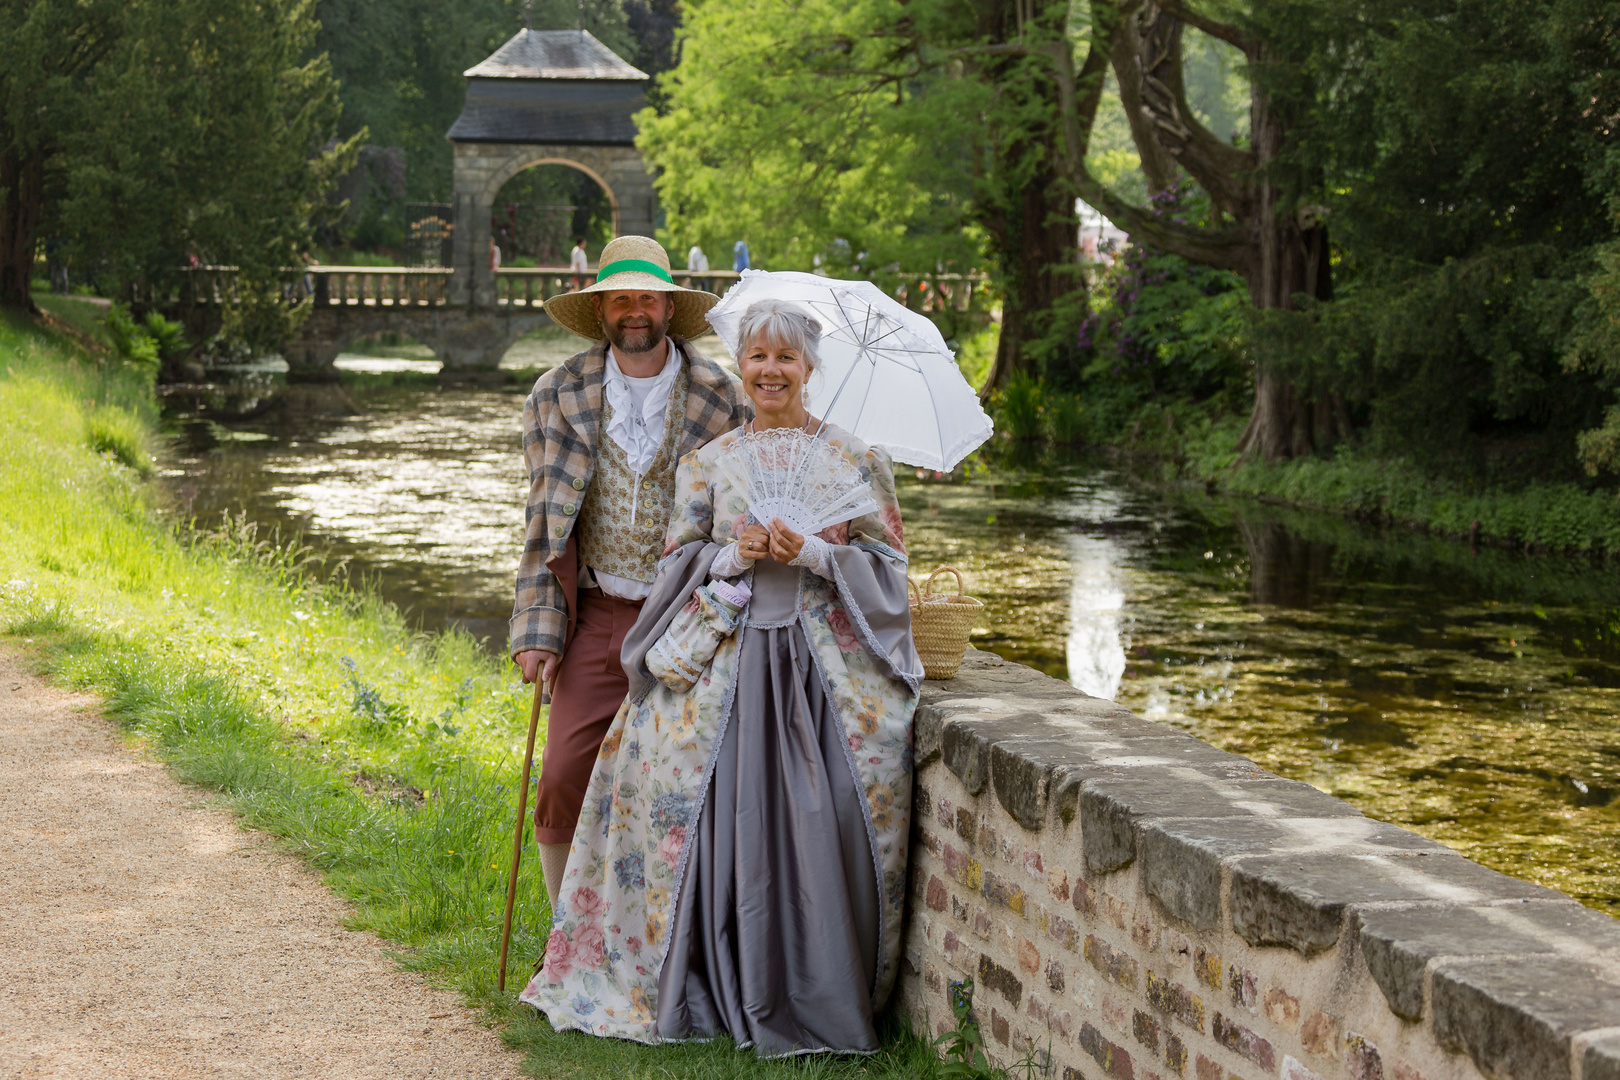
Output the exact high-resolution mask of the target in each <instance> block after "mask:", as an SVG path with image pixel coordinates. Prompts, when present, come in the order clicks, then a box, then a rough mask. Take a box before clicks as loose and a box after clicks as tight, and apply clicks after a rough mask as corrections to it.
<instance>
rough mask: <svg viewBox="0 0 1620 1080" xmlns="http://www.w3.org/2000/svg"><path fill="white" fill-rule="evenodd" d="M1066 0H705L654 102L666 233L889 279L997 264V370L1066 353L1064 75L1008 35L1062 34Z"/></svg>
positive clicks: (1069, 344) (1068, 230)
mask: <svg viewBox="0 0 1620 1080" xmlns="http://www.w3.org/2000/svg"><path fill="white" fill-rule="evenodd" d="M1068 17H1069V7H1068V5H1067V4H1065V3H1058V2H1055V0H1036V2H1035V3H1033V4H1031V3H1030V2H1028V0H1024V2H1022V3H1018V2H1013V3H1008V2H1003V0H979V2H976V3H974V2H967V3H964V2H960V0H919V2H914V3H911V4H906V5H902V4H898V3H893V2H890V0H861V2H858V3H854V4H850V3H842V2H834V0H808V2H804V3H795V2H789V0H766V2H765V3H764V4H763V5H762V4H760V3H754V2H748V3H745V2H743V0H702V2H701V3H697V4H692V5H689V6H688V7H687V9H686V19H687V21H686V25H685V27H684V29H683V37H682V40H681V61H680V64H679V66H678V67H677V68H676V69H675V70H674V71H673V72H671V73H670V74H669V75H667V76H666V77H665V78H664V80H663V82H662V87H661V93H662V94H663V96H664V100H665V102H666V103H667V110H666V111H665V112H664V113H663V114H662V115H654V114H653V113H652V112H651V111H649V112H647V113H644V114H642V116H641V117H640V118H639V123H640V124H641V128H642V147H643V149H644V151H645V152H646V153H647V155H648V157H649V158H650V159H651V160H652V161H653V162H654V163H655V164H656V165H657V166H658V167H659V168H660V170H661V175H660V178H659V185H660V193H661V194H662V196H663V203H664V207H665V211H666V213H667V215H668V227H669V232H670V234H671V236H672V237H673V238H675V239H676V240H677V241H678V243H679V246H684V245H685V244H687V243H688V242H691V241H694V240H695V241H697V242H699V243H701V244H703V245H704V246H705V247H706V248H707V249H708V250H710V251H719V252H729V251H730V250H731V247H732V243H733V242H734V241H735V240H737V239H739V238H746V239H747V240H748V241H749V242H750V244H751V246H752V248H753V250H754V252H755V255H756V260H757V261H760V262H763V263H766V264H768V265H770V266H773V267H780V268H810V267H812V266H819V267H822V268H824V269H826V270H827V271H828V272H830V273H835V274H844V275H860V276H870V277H874V278H877V279H880V280H885V281H888V282H892V281H893V277H894V275H895V274H896V273H899V272H917V271H923V272H928V271H934V270H939V269H943V270H952V271H964V270H971V269H974V268H976V267H978V266H980V265H985V264H988V266H989V268H990V269H991V270H992V271H993V273H994V275H995V278H996V282H997V284H998V285H999V287H1000V291H1001V294H1002V296H1003V321H1002V334H1001V345H1000V352H999V354H998V357H997V360H996V364H995V368H994V375H993V376H992V379H991V384H992V385H993V384H994V383H995V382H997V381H999V380H1001V379H1003V378H1005V377H1006V376H1008V375H1009V374H1011V373H1012V372H1015V371H1030V370H1039V369H1044V368H1048V367H1054V366H1061V365H1063V364H1066V363H1072V362H1073V361H1074V359H1075V357H1076V355H1077V348H1076V345H1075V340H1076V339H1075V333H1076V330H1077V327H1078V324H1079V321H1080V319H1081V317H1083V315H1084V311H1085V292H1084V283H1083V281H1082V280H1081V278H1080V276H1079V266H1078V259H1077V252H1076V243H1077V237H1076V232H1075V227H1074V226H1075V217H1074V195H1073V188H1072V186H1070V185H1069V183H1068V182H1067V180H1066V178H1065V177H1064V176H1063V175H1062V172H1061V159H1060V154H1061V147H1060V144H1061V140H1062V132H1061V129H1060V128H1059V126H1058V123H1057V116H1058V111H1057V94H1058V87H1057V84H1056V82H1055V81H1054V80H1053V78H1052V76H1051V72H1050V69H1049V67H1048V65H1047V64H1046V63H1045V61H1044V60H1042V59H1039V58H1037V57H1034V56H1032V55H1029V54H1028V53H1027V52H1026V51H1024V50H1021V49H1007V48H1005V46H1006V44H1007V43H1008V42H1011V41H1034V40H1039V41H1041V42H1045V43H1048V44H1050V45H1052V46H1053V47H1065V48H1066V47H1067V45H1066V42H1067V41H1068V36H1069V27H1068Z"/></svg>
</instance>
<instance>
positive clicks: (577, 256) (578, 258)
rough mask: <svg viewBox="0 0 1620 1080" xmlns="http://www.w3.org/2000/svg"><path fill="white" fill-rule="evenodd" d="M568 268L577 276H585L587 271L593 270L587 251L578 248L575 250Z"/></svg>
mask: <svg viewBox="0 0 1620 1080" xmlns="http://www.w3.org/2000/svg"><path fill="white" fill-rule="evenodd" d="M568 266H569V268H570V269H572V270H573V271H574V273H576V274H583V273H585V271H587V270H589V269H590V268H591V262H590V260H589V259H587V258H586V257H585V249H584V248H583V247H577V248H575V249H574V254H573V255H572V256H571V257H570V258H569V260H568Z"/></svg>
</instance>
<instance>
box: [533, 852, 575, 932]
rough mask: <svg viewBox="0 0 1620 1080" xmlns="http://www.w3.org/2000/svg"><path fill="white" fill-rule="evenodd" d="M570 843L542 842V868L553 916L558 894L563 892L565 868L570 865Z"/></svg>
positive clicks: (554, 916) (553, 916)
mask: <svg viewBox="0 0 1620 1080" xmlns="http://www.w3.org/2000/svg"><path fill="white" fill-rule="evenodd" d="M568 848H569V845H568V844H541V845H540V869H541V870H542V871H543V872H544V873H545V875H546V895H547V896H548V897H550V898H551V911H552V918H553V919H555V918H556V912H557V894H558V893H560V892H562V879H563V870H564V869H566V868H567V866H568Z"/></svg>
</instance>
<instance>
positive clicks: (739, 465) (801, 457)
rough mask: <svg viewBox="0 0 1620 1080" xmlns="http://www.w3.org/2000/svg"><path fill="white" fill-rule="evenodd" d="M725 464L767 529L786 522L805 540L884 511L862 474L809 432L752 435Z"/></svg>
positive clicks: (770, 431) (739, 442)
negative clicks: (837, 526) (829, 528)
mask: <svg viewBox="0 0 1620 1080" xmlns="http://www.w3.org/2000/svg"><path fill="white" fill-rule="evenodd" d="M720 464H721V467H722V469H723V470H724V471H725V472H726V473H727V474H728V476H729V478H730V479H731V482H732V483H733V484H734V485H735V486H736V487H737V488H738V489H739V490H741V491H743V492H744V493H746V495H747V496H748V514H749V516H750V517H752V518H753V519H754V520H755V521H757V522H759V523H761V524H763V525H769V524H770V523H771V522H772V521H773V520H775V519H776V518H781V519H782V522H783V523H784V524H785V525H787V527H788V528H790V529H792V530H793V531H794V532H796V533H798V534H799V535H801V536H810V535H811V534H813V533H818V532H820V531H821V530H822V529H825V528H826V527H827V526H829V525H836V524H838V523H839V522H840V521H849V520H850V519H851V518H857V517H860V516H861V515H862V514H871V513H875V512H876V511H877V509H878V504H877V501H876V500H875V499H873V498H872V485H871V484H870V483H869V482H868V481H865V480H862V479H861V472H860V470H859V469H857V468H856V467H855V466H854V465H852V464H850V462H849V460H848V459H847V458H845V457H844V455H843V454H842V453H841V452H840V451H839V449H838V448H837V447H836V446H833V445H832V444H831V443H828V442H827V441H826V440H824V439H819V438H817V437H816V436H814V435H812V434H810V433H809V432H807V431H805V430H804V429H803V428H769V429H767V430H765V431H750V432H747V433H745V434H744V435H742V436H741V437H740V438H739V439H737V441H736V442H734V443H732V445H731V446H729V447H728V448H727V449H726V452H725V453H724V454H722V455H721V456H720Z"/></svg>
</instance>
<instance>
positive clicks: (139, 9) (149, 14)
mask: <svg viewBox="0 0 1620 1080" xmlns="http://www.w3.org/2000/svg"><path fill="white" fill-rule="evenodd" d="M314 30H315V24H314V20H313V18H312V14H311V7H310V5H309V4H308V3H307V2H305V0H169V2H167V3H164V4H133V5H125V4H113V3H102V2H100V0H86V2H83V3H78V4H43V3H25V2H22V0H15V2H10V3H0V187H3V193H0V200H3V214H4V216H3V218H0V303H6V304H9V305H13V306H18V307H24V308H32V301H31V299H30V297H29V282H30V277H31V271H32V268H33V262H34V252H35V245H36V243H37V241H38V240H40V239H41V238H43V237H50V238H53V239H54V240H56V241H58V242H59V243H60V244H62V245H63V246H64V247H63V249H64V250H65V251H66V253H67V254H68V255H69V257H71V258H72V259H73V261H74V262H75V264H76V265H78V266H79V267H81V268H82V269H83V270H87V271H88V272H89V273H90V274H92V275H93V276H94V277H95V279H96V280H97V281H98V283H100V284H101V285H102V286H103V287H104V288H106V289H109V290H122V289H124V288H126V287H128V286H130V285H133V284H137V283H141V284H147V285H155V286H164V287H166V286H169V285H171V284H172V283H173V282H174V281H175V279H176V276H177V275H178V274H179V273H180V267H182V266H183V265H184V264H185V263H186V262H187V260H188V259H189V258H193V257H194V258H196V259H198V260H200V261H203V262H215V263H225V262H229V263H232V264H235V265H238V266H240V267H241V268H242V271H243V275H244V281H245V283H246V287H247V289H248V291H249V292H253V293H262V292H264V291H265V289H264V287H267V286H269V285H270V283H271V281H272V280H273V279H274V277H275V275H276V271H277V269H278V268H279V267H282V266H286V265H288V264H290V263H292V262H293V261H294V257H295V255H296V252H297V251H298V250H299V248H300V247H301V246H302V245H304V244H305V243H307V238H308V236H309V231H310V228H311V222H312V220H314V219H315V218H317V217H318V216H319V213H320V211H321V207H322V195H323V192H324V190H325V188H326V187H327V186H328V185H329V184H330V182H331V179H332V177H333V176H334V174H335V173H336V172H337V171H338V170H339V169H341V168H342V167H344V166H345V164H346V162H347V161H348V160H349V158H350V157H351V156H352V145H351V144H348V143H334V142H333V141H332V132H333V129H334V127H335V124H336V121H337V114H338V104H337V95H336V87H335V85H334V84H333V82H332V78H331V73H330V70H329V68H328V65H327V64H326V62H325V60H324V59H322V58H315V59H308V58H307V57H308V51H309V47H310V44H311V42H312V39H313V35H314ZM256 286H258V287H256Z"/></svg>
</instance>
